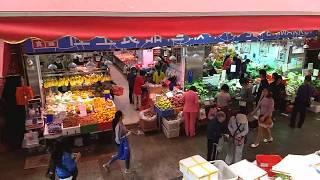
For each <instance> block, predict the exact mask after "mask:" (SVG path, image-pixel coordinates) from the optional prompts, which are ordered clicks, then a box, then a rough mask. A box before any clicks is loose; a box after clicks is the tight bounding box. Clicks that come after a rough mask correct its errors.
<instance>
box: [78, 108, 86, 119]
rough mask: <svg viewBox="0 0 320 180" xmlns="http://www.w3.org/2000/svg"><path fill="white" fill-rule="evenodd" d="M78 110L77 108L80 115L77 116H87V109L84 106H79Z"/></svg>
mask: <svg viewBox="0 0 320 180" xmlns="http://www.w3.org/2000/svg"><path fill="white" fill-rule="evenodd" d="M78 108H79V111H80V115H79V116H81V117H83V116H87V108H86V106H85V105H79V106H78Z"/></svg>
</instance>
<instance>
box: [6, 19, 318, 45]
mask: <svg viewBox="0 0 320 180" xmlns="http://www.w3.org/2000/svg"><path fill="white" fill-rule="evenodd" d="M319 27H320V16H224V17H213V16H212V17H0V37H1V38H3V39H4V40H7V41H21V40H24V39H27V38H30V37H37V38H40V39H43V40H46V41H48V40H49V41H50V40H56V39H57V38H60V37H63V36H66V35H71V36H75V37H78V38H80V39H82V40H89V39H92V38H94V37H97V36H101V37H106V38H111V39H121V38H123V37H126V36H134V37H137V38H146V37H151V36H154V35H160V36H163V37H175V36H176V35H177V34H185V35H189V36H196V35H199V34H201V33H209V34H222V33H224V32H232V33H235V34H239V33H243V32H263V31H270V32H277V31H281V30H305V31H307V30H317V29H319ZM38 45H40V46H42V45H43V44H39V43H38ZM44 45H45V44H44Z"/></svg>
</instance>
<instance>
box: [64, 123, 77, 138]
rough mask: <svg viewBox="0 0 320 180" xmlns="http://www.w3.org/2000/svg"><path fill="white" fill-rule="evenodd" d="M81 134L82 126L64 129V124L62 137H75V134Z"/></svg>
mask: <svg viewBox="0 0 320 180" xmlns="http://www.w3.org/2000/svg"><path fill="white" fill-rule="evenodd" d="M80 132H81V131H80V124H78V126H74V127H68V128H64V127H63V123H62V135H64V136H70V135H74V134H80Z"/></svg>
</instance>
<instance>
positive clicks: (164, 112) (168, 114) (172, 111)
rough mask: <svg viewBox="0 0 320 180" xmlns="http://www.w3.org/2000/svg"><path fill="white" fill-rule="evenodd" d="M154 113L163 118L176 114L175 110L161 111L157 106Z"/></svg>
mask: <svg viewBox="0 0 320 180" xmlns="http://www.w3.org/2000/svg"><path fill="white" fill-rule="evenodd" d="M154 111H155V112H156V113H157V114H158V115H159V116H161V117H170V116H172V115H173V114H174V110H173V109H166V110H161V109H159V108H158V107H157V106H154Z"/></svg>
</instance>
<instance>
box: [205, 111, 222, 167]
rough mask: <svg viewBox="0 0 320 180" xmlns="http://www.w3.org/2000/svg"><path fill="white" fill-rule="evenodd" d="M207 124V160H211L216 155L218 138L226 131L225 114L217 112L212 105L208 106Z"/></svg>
mask: <svg viewBox="0 0 320 180" xmlns="http://www.w3.org/2000/svg"><path fill="white" fill-rule="evenodd" d="M208 120H209V122H208V126H207V138H208V141H207V142H208V144H207V147H208V154H207V160H208V161H213V160H215V159H216V156H217V146H218V143H219V139H220V138H221V137H222V135H223V134H225V133H226V132H227V124H226V123H225V120H226V114H225V113H224V112H222V111H219V112H218V109H217V108H216V107H215V106H214V107H212V108H210V110H209V113H208Z"/></svg>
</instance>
